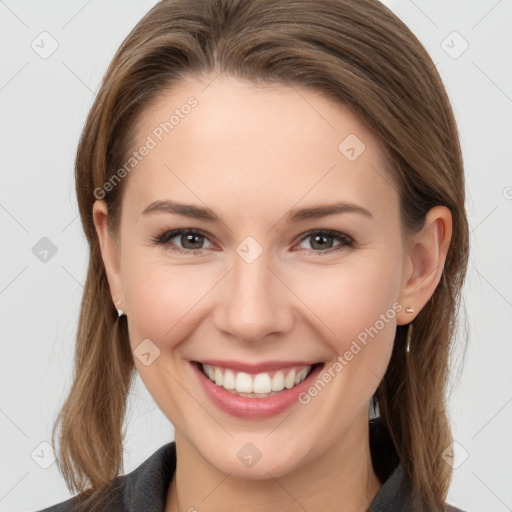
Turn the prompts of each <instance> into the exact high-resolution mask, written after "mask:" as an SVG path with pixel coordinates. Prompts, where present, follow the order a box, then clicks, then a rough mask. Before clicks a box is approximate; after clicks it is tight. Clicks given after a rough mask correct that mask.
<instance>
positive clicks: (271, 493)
mask: <svg viewBox="0 0 512 512" xmlns="http://www.w3.org/2000/svg"><path fill="white" fill-rule="evenodd" d="M212 80H213V76H212V77H207V78H204V79H203V80H200V79H198V78H195V77H194V78H193V77H190V78H188V79H187V80H186V81H185V82H183V83H182V84H180V85H179V86H176V87H174V88H173V89H172V90H171V91H168V93H166V94H165V95H164V96H162V97H161V98H160V99H159V100H158V102H156V103H155V104H153V105H152V106H151V107H150V108H147V109H146V110H145V111H144V113H143V116H142V117H141V118H140V119H139V121H138V123H137V126H136V133H137V143H136V144H135V147H137V148H138V147H140V145H142V144H143V143H144V141H145V140H146V137H147V136H148V134H151V132H152V130H153V129H154V128H155V127H156V126H157V125H159V123H161V122H162V121H164V120H166V119H168V118H169V112H172V111H173V110H174V109H176V108H179V107H180V105H183V104H184V103H186V101H187V99H188V98H189V97H190V96H194V97H195V98H196V99H197V101H198V105H197V107H196V108H195V109H193V110H192V111H191V113H190V114H189V115H188V116H186V117H185V118H184V119H181V120H180V122H179V124H178V125H177V126H175V128H174V129H173V131H172V132H171V133H170V134H169V135H167V136H165V137H164V139H163V140H162V142H160V143H159V144H158V146H157V147H156V148H154V149H152V150H151V151H150V152H149V154H148V155H147V156H146V157H145V158H144V159H143V160H142V161H141V162H140V163H139V164H138V165H137V167H136V169H135V170H134V171H132V172H131V174H129V176H128V177H126V178H125V180H126V182H125V183H124V186H125V189H124V195H123V205H122V216H121V224H120V232H119V235H118V237H117V238H116V237H115V236H114V235H113V234H111V233H110V231H108V230H107V226H106V221H107V209H106V205H105V203H104V202H103V201H101V200H98V201H96V203H95V204H94V207H93V217H94V222H95V226H96V229H97V233H98V237H99V240H100V245H101V252H102V257H103V261H104V263H105V268H106V271H107V276H108V281H109V285H110V290H111V293H112V300H113V302H117V301H120V306H121V308H122V309H123V310H124V312H125V313H126V314H127V321H128V329H129V335H130V343H131V346H132V349H135V348H136V347H137V346H138V345H139V343H141V341H142V340H145V339H150V340H151V342H152V343H154V345H156V346H157V347H158V349H159V350H160V355H159V356H158V357H157V358H156V359H155V360H154V361H153V362H152V364H150V365H149V366H145V365H144V364H142V363H141V361H139V359H138V358H137V357H135V358H134V360H135V364H136V367H137V371H138V373H139V375H140V377H141V379H142V380H143V382H144V384H145V385H146V387H147V389H148V390H149V392H150V393H151V395H152V396H153V398H154V400H155V402H156V403H157V405H158V406H159V407H160V409H161V410H162V411H163V413H164V414H165V415H166V417H167V418H168V419H169V420H170V421H171V422H172V424H173V425H174V428H175V439H176V446H177V460H178V462H177V470H176V473H175V476H174V478H173V480H172V482H171V485H170V488H169V492H168V495H167V502H166V512H176V511H178V510H181V511H185V510H189V509H190V508H191V507H194V509H196V510H200V511H201V512H213V511H218V510H224V511H235V510H236V511H238V510H241V509H244V508H247V504H250V510H251V511H253V512H258V511H268V510H281V511H299V510H300V511H302V510H304V509H306V510H315V511H325V512H327V511H329V510H343V511H346V512H349V511H350V512H352V511H354V512H355V511H364V510H366V508H367V507H368V506H369V504H370V503H371V501H372V500H373V498H374V497H375V495H376V494H377V492H378V491H379V489H380V487H381V486H382V482H380V481H379V480H378V478H377V477H376V475H375V473H374V472H373V468H372V464H371V456H370V450H369V440H368V404H369V400H370V398H371V396H372V395H373V393H374V392H375V389H376V388H377V386H378V384H379V382H380V380H381V379H382V377H383V375H384V373H385V370H386V368H387V365H388V363H389V359H390V356H391V351H392V347H393V340H394V334H395V329H396V325H397V324H406V323H409V322H411V321H412V320H413V319H414V317H415V316H416V315H417V313H418V312H419V311H420V310H421V308H422V307H423V306H424V305H425V303H426V302H427V301H428V299H429V298H430V297H431V295H432V294H433V292H434V290H435V288H436V286H437V284H438V282H439V280H440V277H441V273H442V268H443V265H444V261H445V258H446V253H447V250H448V246H449V242H450V237H451V229H452V227H451V226H452V225H451V222H452V221H451V215H450V212H449V210H448V209H447V208H445V207H441V206H438V207H435V208H433V209H432V210H431V211H430V212H429V214H428V216H427V220H426V224H425V227H424V228H423V229H422V231H421V232H419V233H417V234H415V235H414V237H409V238H407V239H406V238H404V237H403V236H402V231H401V229H402V228H401V224H400V217H399V199H398V194H397V191H396V186H395V185H394V183H393V180H392V178H391V176H390V175H389V174H387V173H386V170H385V169H384V162H383V159H382V152H381V148H380V146H379V141H378V140H377V139H376V138H375V137H374V136H373V135H372V134H371V132H370V131H369V130H368V129H367V128H366V127H365V125H364V124H363V123H362V122H361V121H360V120H359V119H358V118H357V117H355V116H354V115H353V114H352V113H351V112H350V111H349V110H348V109H347V108H346V107H345V106H343V105H341V104H338V103H335V102H333V100H331V99H329V98H326V97H324V96H323V95H322V94H321V93H319V92H317V91H314V90H311V89H306V88H297V87H296V88H291V87H287V86H276V85H272V86H268V87H256V86H254V85H251V84H249V83H246V82H241V81H239V80H237V79H234V78H231V77H227V76H220V77H217V78H216V79H215V80H214V81H213V82H212ZM210 82H212V83H210ZM208 83H210V85H209V86H208V87H206V85H207V84H208ZM349 134H355V135H356V136H357V137H358V138H359V139H360V140H361V141H363V143H364V144H365V150H364V151H363V152H362V153H361V154H360V155H359V156H358V158H357V159H356V160H354V161H349V160H348V159H347V158H346V157H345V155H344V154H342V153H341V152H340V151H339V150H338V146H339V144H340V142H342V141H343V140H344V139H345V138H346V137H347V135H349ZM166 199H172V200H175V201H179V202H183V203H191V204H194V205H197V206H203V207H204V206H207V207H209V208H210V209H212V210H213V211H214V212H215V213H216V214H217V215H218V216H219V217H220V219H221V220H222V222H217V223H214V222H209V221H205V220H198V219H190V218H186V217H184V216H180V215H177V214H169V213H154V214H152V215H141V212H142V211H143V210H144V209H145V208H146V207H147V206H148V205H149V204H150V203H151V202H152V201H155V200H166ZM339 200H343V201H349V202H351V203H354V204H356V205H359V206H361V207H363V208H365V209H367V210H369V211H370V213H371V214H372V216H371V217H368V216H365V215H362V214H360V213H357V212H345V213H342V214H338V215H331V216H327V217H324V218H321V219H309V220H303V221H301V222H298V223H288V222H287V221H286V215H287V214H288V212H289V211H290V210H291V209H292V208H298V207H306V206H312V205H317V204H322V203H328V202H333V201H339ZM184 228H190V229H196V230H200V231H201V232H202V234H204V235H205V238H204V239H202V240H203V243H202V245H201V242H200V240H201V238H200V237H199V242H197V241H196V242H195V244H196V246H197V247H201V250H200V251H196V254H194V252H193V251H191V250H190V247H194V240H192V245H191V243H190V242H189V244H188V245H186V244H187V238H186V237H180V236H179V235H178V236H175V237H174V238H172V242H168V246H167V247H165V246H158V245H154V244H153V243H152V239H153V238H156V237H158V236H160V235H162V234H163V233H165V232H166V231H170V230H173V229H184ZM319 229H330V230H334V231H338V232H340V233H345V234H346V235H348V236H350V237H352V238H353V239H354V241H355V245H354V246H353V247H349V246H346V245H344V244H343V243H342V242H340V241H338V240H336V239H335V238H332V237H327V238H326V239H323V240H322V239H320V242H322V241H323V242H324V246H323V247H324V248H325V249H324V254H319V253H320V252H321V251H322V249H321V248H319V246H318V245H315V241H316V240H318V239H317V238H316V237H315V236H314V235H315V233H313V234H309V236H308V235H307V233H308V231H311V230H319ZM200 234H201V233H200ZM247 236H251V237H253V238H254V239H255V240H256V241H257V242H258V244H259V245H260V246H261V248H262V249H263V252H262V254H261V255H260V256H259V257H258V258H257V259H256V260H255V261H254V262H252V263H250V264H249V263H247V262H246V261H245V260H244V259H243V258H242V257H240V256H239V255H238V254H237V252H236V248H237V247H238V246H239V244H240V243H241V242H242V240H244V239H245V238H246V237H247ZM172 243H174V246H175V247H178V248H181V249H182V250H186V249H188V250H189V251H190V253H189V254H181V253H178V252H173V251H172V250H171V249H170V248H169V246H170V245H172ZM184 244H185V245H184ZM340 247H341V249H340V250H335V249H339V248H340ZM329 251H330V252H329ZM396 302H398V303H399V304H400V305H401V306H402V309H401V310H400V311H399V312H398V313H396V315H395V317H394V318H393V319H392V320H390V321H388V323H385V325H384V327H383V328H382V329H381V330H380V331H379V332H378V334H377V335H375V336H374V337H373V338H369V340H370V341H369V342H368V344H367V345H366V346H364V347H363V348H362V350H361V351H360V352H359V353H358V354H357V355H355V356H354V358H353V359H352V360H351V361H350V362H349V363H348V364H347V365H346V366H345V367H344V368H343V370H342V371H340V372H338V373H337V374H336V377H335V378H334V379H332V380H331V382H330V383H329V384H328V385H327V386H326V387H325V388H324V389H323V390H322V391H321V392H320V393H318V395H317V396H316V397H314V398H312V399H311V401H310V402H309V403H308V404H306V405H302V404H299V403H297V404H295V405H294V406H293V407H292V408H291V409H289V410H286V411H284V412H283V413H281V414H279V415H277V416H274V417H271V418H267V419H242V418H236V417H233V416H231V415H229V414H226V413H224V412H223V411H221V410H219V409H218V408H217V407H216V406H215V405H214V404H213V403H212V402H211V401H210V400H209V398H208V397H207V395H205V393H204V392H203V390H202V388H201V386H200V383H199V382H198V380H197V378H196V376H195V375H194V374H193V373H192V370H191V367H190V365H189V362H188V361H189V360H202V359H203V360H204V359H231V360H238V361H246V362H260V361H269V360H279V361H286V360H290V359H293V360H304V361H327V362H328V363H327V366H329V365H330V363H329V362H331V363H332V362H334V361H335V360H336V358H337V356H338V355H343V354H344V353H345V352H346V351H347V350H349V348H350V345H351V343H352V341H353V340H355V339H356V338H357V335H358V334H359V333H361V332H362V331H364V329H365V328H367V327H369V326H373V325H375V323H376V321H377V320H378V319H379V318H380V315H381V314H383V313H385V312H386V310H388V309H389V308H391V307H392V305H393V303H396ZM405 306H411V307H413V308H414V310H415V312H414V313H413V314H411V313H406V312H405ZM413 349H414V348H413V347H412V348H411V350H413ZM404 360H405V354H404ZM248 442H251V443H253V444H254V445H255V446H256V447H257V448H258V449H259V451H260V452H261V454H262V457H261V459H260V460H259V461H258V462H257V463H256V464H255V465H254V466H252V467H246V466H245V465H244V464H242V463H241V461H240V460H239V459H238V457H237V455H236V454H237V452H238V451H239V450H240V448H241V447H242V446H244V445H245V444H246V443H248ZM177 496H179V506H178V500H177Z"/></svg>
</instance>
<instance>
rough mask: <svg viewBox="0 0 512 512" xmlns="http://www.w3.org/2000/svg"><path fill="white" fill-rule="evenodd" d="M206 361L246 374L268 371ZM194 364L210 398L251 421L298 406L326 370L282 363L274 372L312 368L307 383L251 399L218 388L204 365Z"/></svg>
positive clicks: (221, 406)
mask: <svg viewBox="0 0 512 512" xmlns="http://www.w3.org/2000/svg"><path fill="white" fill-rule="evenodd" d="M203 362H204V363H205V364H212V365H213V366H223V367H224V366H225V367H229V368H232V369H235V370H239V371H246V372H247V373H258V372H263V371H265V370H261V369H259V368H260V367H261V366H262V365H258V366H248V365H243V364H239V365H238V366H236V365H234V364H233V363H232V362H230V363H229V365H227V364H222V365H221V364H218V363H220V362H221V361H208V362H207V361H203ZM215 363H216V364H215ZM190 364H191V366H192V368H193V371H194V372H195V374H196V375H197V377H198V379H199V381H200V383H201V385H202V387H203V389H204V391H205V393H206V395H207V396H208V397H209V398H210V400H211V401H212V402H213V403H214V404H215V405H217V407H219V408H220V409H221V410H222V411H224V412H226V413H228V414H231V415H232V416H236V417H239V418H247V419H260V418H269V417H271V416H275V415H276V414H279V413H281V412H283V411H285V410H286V409H288V408H289V407H291V406H292V405H293V404H294V403H296V402H298V396H299V394H300V393H302V392H304V391H306V390H307V389H308V387H309V386H310V385H311V383H312V382H313V380H314V379H315V378H316V376H317V375H318V374H319V373H320V372H321V371H322V368H323V366H324V365H323V364H322V363H320V364H318V363H316V364H315V363H304V362H295V361H294V362H291V363H290V362H288V363H286V364H285V366H283V363H282V362H281V363H279V364H280V365H281V366H278V367H276V366H275V365H274V367H273V369H278V368H284V367H288V366H299V365H304V364H306V365H308V364H310V365H312V366H313V369H312V372H311V373H310V374H309V376H308V377H307V378H306V379H305V380H303V381H302V382H301V383H300V384H298V385H297V386H294V387H293V388H291V389H284V390H283V391H280V392H279V393H277V394H276V395H273V396H270V397H267V398H248V397H244V396H238V395H235V394H233V393H231V392H229V391H228V390H226V389H224V388H223V387H222V386H217V385H216V384H215V383H214V382H212V381H211V380H210V379H209V378H208V377H206V375H204V373H203V371H202V370H201V364H200V363H197V362H192V361H191V362H190ZM272 364H274V363H272ZM272 364H270V365H269V364H268V363H266V364H265V368H266V370H267V371H268V370H270V368H272ZM276 364H277V363H276ZM242 368H243V369H242ZM247 368H250V369H251V371H248V370H247Z"/></svg>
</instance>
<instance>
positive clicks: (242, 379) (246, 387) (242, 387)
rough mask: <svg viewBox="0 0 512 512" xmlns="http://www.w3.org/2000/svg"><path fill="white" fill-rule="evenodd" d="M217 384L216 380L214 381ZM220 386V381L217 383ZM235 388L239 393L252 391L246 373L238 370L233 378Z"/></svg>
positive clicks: (249, 377)
mask: <svg viewBox="0 0 512 512" xmlns="http://www.w3.org/2000/svg"><path fill="white" fill-rule="evenodd" d="M215 384H217V382H215ZM217 386H222V382H221V383H220V384H217ZM235 390H236V391H238V392H239V393H252V392H253V391H252V379H251V376H250V375H249V374H248V373H244V372H240V373H238V374H237V375H236V379H235Z"/></svg>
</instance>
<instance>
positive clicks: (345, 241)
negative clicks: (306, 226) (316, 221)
mask: <svg viewBox="0 0 512 512" xmlns="http://www.w3.org/2000/svg"><path fill="white" fill-rule="evenodd" d="M185 234H187V235H200V236H203V237H205V238H208V236H207V235H206V234H205V233H203V232H202V231H201V230H198V229H175V230H173V231H166V232H165V233H163V234H162V235H159V236H157V237H155V238H153V239H152V242H153V244H154V245H156V246H164V247H166V248H168V249H170V250H171V251H173V252H178V253H181V254H187V255H191V254H201V252H200V251H203V249H196V250H191V249H182V248H180V247H176V246H175V245H174V244H170V243H169V240H171V239H173V238H175V237H176V236H178V235H185ZM314 235H320V236H326V237H330V238H334V239H335V240H337V241H339V242H341V243H340V244H339V245H338V246H335V247H334V248H330V249H326V250H324V251H315V250H311V249H299V252H301V253H302V254H303V253H307V254H310V253H313V254H330V253H333V252H336V251H339V250H342V249H344V248H349V249H352V248H353V247H354V246H355V241H354V239H353V238H351V237H350V236H348V235H346V234H345V233H341V232H339V231H332V230H330V229H317V230H313V231H308V232H307V233H305V234H304V235H303V236H302V238H301V239H300V240H299V242H298V243H300V242H302V241H303V240H306V239H307V238H311V237H312V236H314Z"/></svg>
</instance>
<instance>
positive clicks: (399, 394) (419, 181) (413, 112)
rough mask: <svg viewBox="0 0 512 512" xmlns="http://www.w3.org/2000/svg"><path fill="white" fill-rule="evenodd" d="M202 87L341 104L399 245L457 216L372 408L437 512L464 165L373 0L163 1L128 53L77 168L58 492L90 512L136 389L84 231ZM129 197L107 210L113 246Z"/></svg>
mask: <svg viewBox="0 0 512 512" xmlns="http://www.w3.org/2000/svg"><path fill="white" fill-rule="evenodd" d="M206 73H207V74H209V75H211V76H215V75H216V74H217V73H224V74H228V75H232V76H236V77H238V78H242V79H245V80H248V81H251V82H252V83H263V84H285V85H293V86H295V85H297V86H301V87H309V88H313V89H316V90H318V91H321V92H323V93H324V94H327V95H328V96H329V97H330V98H332V99H333V100H335V101H338V102H340V103H343V104H344V105H346V106H348V107H349V108H350V109H351V110H352V111H353V112H354V113H355V114H356V115H358V116H359V118H360V119H362V120H363V122H365V123H366V124H367V126H368V127H369V129H370V130H372V132H373V133H374V134H375V135H376V136H377V138H378V139H379V140H380V141H381V142H382V147H383V150H384V152H385V154H386V160H387V162H388V168H389V169H388V172H390V173H391V176H393V178H394V181H395V182H396V184H397V187H398V191H399V196H400V203H401V217H402V225H403V229H404V232H407V233H412V232H414V231H416V230H418V229H419V228H421V227H422V225H423V223H424V220H425V216H426V214H427V212H428V211H429V209H430V208H432V207H434V206H437V205H444V206H447V207H448V208H449V209H450V211H451V213H452V218H453V232H452V239H451V244H450V248H449V251H448V254H447V259H446V262H445V267H444V270H443V274H442V279H441V281H440V283H439V285H438V286H437V288H436V290H435V292H434V294H433V296H432V297H431V299H430V300H429V302H428V303H427V304H426V305H425V307H424V308H423V309H422V310H421V311H420V313H419V314H418V315H417V317H416V318H415V320H414V329H413V334H412V340H411V347H413V348H412V349H411V351H410V352H409V353H408V352H406V350H405V343H406V332H407V326H406V325H405V326H398V327H397V331H396V336H395V341H394V347H393V353H392V356H391V361H390V363H389V366H388V369H387V372H386V374H385V376H384V378H383V380H382V382H381V383H380V385H379V387H378V389H377V391H376V393H375V395H374V397H373V403H374V405H375V406H378V410H379V413H380V415H381V417H382V418H383V420H384V421H385V423H386V425H387V427H388V429H389V432H390V435H391V438H392V440H393V442H394V444H395V446H396V449H397V452H398V455H399V458H400V461H401V463H402V465H403V466H404V468H405V470H406V472H407V474H408V476H409V478H410V481H411V483H412V489H413V493H414V495H415V496H416V498H417V500H418V503H421V505H422V506H423V507H424V508H425V509H427V510H430V511H437V510H443V503H444V500H445V498H446V495H447V492H448V487H449V484H450V480H451V475H452V471H451V467H450V466H449V465H448V464H447V463H445V461H444V460H443V458H442V452H443V450H444V449H445V448H447V447H448V445H449V444H450V443H451V441H452V438H451V432H450V426H449V422H448V419H447V412H446V391H447V383H448V376H449V369H450V366H449V364H450V354H451V349H452V339H453V337H454V333H455V325H456V319H457V312H458V310H459V305H460V298H461V287H462V284H463V281H464V277H465V273H466V266H467V259H468V252H469V236H468V224H467V218H466V212H465V203H464V202H465V199H464V189H465V185H464V174H463V161H462V154H461V148H460V143H459V139H458V132H457V126H456V122H455V119H454V116H453V112H452V109H451V106H450V102H449V99H448V97H447V94H446V91H445V89H444V86H443V84H442V81H441V79H440V77H439V74H438V72H437V70H436V68H435V66H434V64H433V62H432V60H431V58H430V57H429V55H428V53H427V51H426V50H425V49H424V47H423V46H422V45H421V43H420V42H419V41H418V39H417V38H416V37H415V36H414V34H413V33H412V32H411V31H410V30H409V29H408V28H407V26H405V25H404V23H402V22H401V21H400V19H399V18H397V16H395V15H394V14H393V13H392V12H391V11H390V10H389V9H388V8H386V7H385V6H384V5H382V4H381V3H380V2H379V1H378V0H357V1H353V0H279V1H276V0H195V1H193V2H191V1H190V0H162V1H160V2H159V3H158V4H156V5H155V6H154V7H153V8H152V9H151V10H150V11H149V12H148V13H147V14H146V16H144V18H143V19H142V20H141V21H140V22H139V23H138V24H137V25H136V27H135V28H134V29H133V30H132V31H131V33H130V34H129V35H128V37H127V38H126V39H125V41H124V42H123V43H122V45H121V47H120V48H119V50H118V51H117V53H116V55H115V56H114V58H113V60H112V62H111V64H110V66H109V68H108V70H107V72H106V74H105V77H104V79H103V82H102V84H101V88H100V90H99V92H98V95H97V97H96V100H95V102H94V104H93V106H92V108H91V111H90V113H89V116H88V119H87V122H86V125H85V127H84V130H83V133H82V136H81V139H80V142H79V146H78V151H77V155H76V163H75V176H76V193H77V198H78V205H79V209H80V216H81V220H82V225H83V228H84V231H85V234H86V236H87V240H88V243H89V246H90V257H89V267H88V272H87V280H86V283H85V287H84V294H83V299H82V304H81V310H80V319H79V326H78V334H77V340H76V355H75V372H74V381H73V384H72V387H71V389H70V392H69V396H68V397H67V400H66V401H65V403H64V405H63V407H62V410H61V412H60V415H59V417H58V418H57V420H56V422H55V425H54V429H53V441H54V445H55V446H57V444H56V443H55V439H56V438H57V437H58V441H59V442H58V452H57V456H58V459H57V460H58V465H59V468H60V470H61V472H62V474H63V476H64V478H65V481H66V484H67V485H68V487H69V489H70V490H71V491H73V492H74V491H79V492H80V493H81V494H80V496H81V497H84V498H87V497H88V498H89V499H88V503H91V499H92V498H94V497H95V496H98V495H99V493H100V491H101V490H102V489H104V488H105V487H107V486H108V485H109V483H111V481H112V480H113V479H114V478H115V477H116V476H117V475H118V474H119V473H120V471H121V470H122V464H123V438H124V432H123V422H124V417H125V407H126V400H127V394H128V392H129V389H130V385H131V383H132V379H133V377H134V375H135V366H134V363H133V357H132V354H131V350H130V344H129V340H128V332H127V325H126V320H125V319H124V318H121V319H119V320H118V318H117V313H116V310H115V307H114V306H113V304H112V299H111V294H110V291H109V287H108V282H107V279H106V274H105V269H104V266H103V261H102V258H101V253H100V250H99V241H98V238H97V234H96V231H95V228H94V224H93V220H92V206H93V203H94V201H95V200H96V199H97V198H98V195H97V191H98V189H101V188H102V187H103V185H104V184H105V183H106V182H107V181H109V180H110V179H112V177H113V176H114V174H115V173H116V172H117V171H118V170H119V169H120V168H121V167H122V166H123V163H124V162H126V158H127V155H129V152H130V150H131V149H133V148H131V146H132V145H133V143H134V131H135V126H136V123H137V120H138V118H139V116H140V115H141V114H142V113H143V112H144V109H145V108H147V107H148V105H149V104H150V103H151V101H153V100H155V99H156V98H157V96H159V95H161V94H164V93H165V92H166V91H169V90H170V89H171V88H172V87H173V85H175V84H177V83H178V82H179V81H180V80H181V79H183V78H186V77H187V76H193V75H196V76H199V75H202V74H206ZM123 183H124V181H121V182H120V183H119V184H118V185H117V186H115V187H112V189H111V190H110V191H109V192H107V193H105V195H104V197H102V198H103V199H104V200H105V201H106V202H107V205H108V209H109V229H111V231H112V232H113V233H114V234H116V233H117V232H118V231H117V230H118V227H119V218H120V210H121V200H122V191H123ZM95 191H96V195H95ZM59 427H60V428H59ZM88 509H91V508H90V506H89V507H88Z"/></svg>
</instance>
